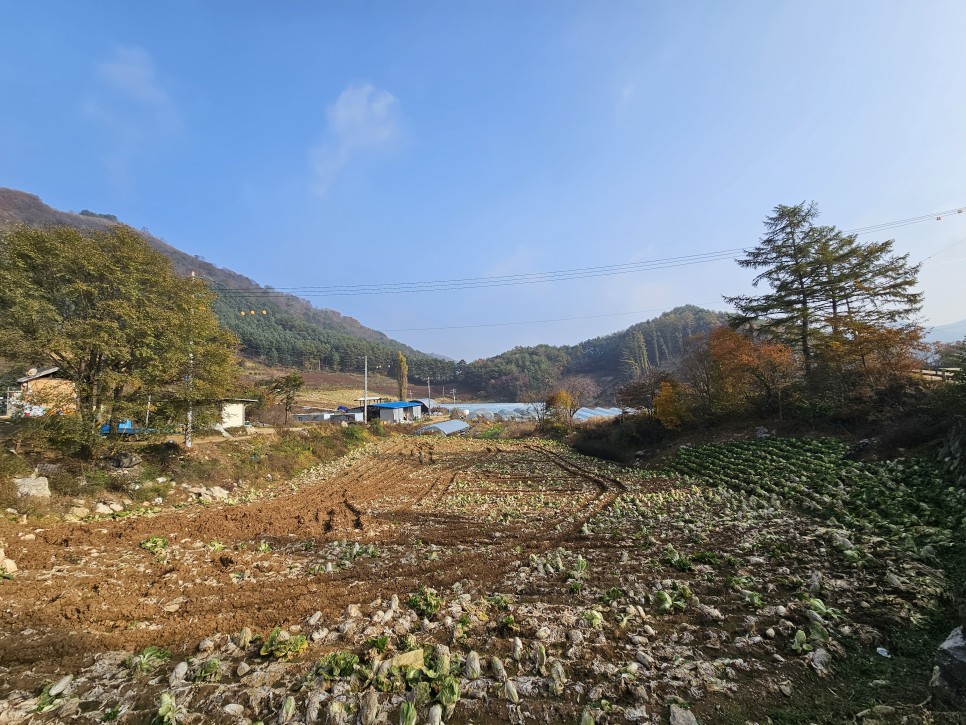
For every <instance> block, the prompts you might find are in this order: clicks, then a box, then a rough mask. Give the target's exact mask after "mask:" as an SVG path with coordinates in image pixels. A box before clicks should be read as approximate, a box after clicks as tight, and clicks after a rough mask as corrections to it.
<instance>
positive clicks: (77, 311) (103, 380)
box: [0, 226, 236, 455]
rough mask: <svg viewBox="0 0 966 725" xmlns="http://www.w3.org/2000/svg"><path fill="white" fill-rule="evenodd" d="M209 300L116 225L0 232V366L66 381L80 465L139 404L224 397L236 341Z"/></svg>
mask: <svg viewBox="0 0 966 725" xmlns="http://www.w3.org/2000/svg"><path fill="white" fill-rule="evenodd" d="M212 300H213V295H212V293H211V292H210V291H209V290H208V288H207V286H206V285H205V284H204V283H202V282H201V280H199V279H197V278H193V279H186V278H183V277H178V276H176V275H175V274H174V272H173V271H172V268H171V263H170V261H169V260H168V259H167V258H166V257H164V256H163V255H161V254H160V253H159V252H156V251H155V250H154V249H152V248H151V247H150V246H148V244H147V243H146V242H144V241H143V240H142V239H141V237H140V236H138V234H137V233H136V232H134V230H132V229H130V228H128V227H124V226H116V227H113V228H111V229H110V230H108V231H92V230H79V229H76V228H74V227H67V226H52V227H45V228H36V227H27V226H19V227H15V228H13V229H11V230H7V231H4V232H2V233H0V328H2V329H3V335H0V356H3V357H5V358H7V359H9V360H11V361H16V362H17V363H18V364H20V365H24V366H26V365H36V364H45V365H46V364H49V365H56V366H58V367H59V368H60V370H61V372H62V374H63V375H64V376H65V377H66V378H67V379H69V380H70V381H71V382H72V383H73V386H74V393H75V395H76V400H77V405H76V409H77V415H78V418H79V422H80V425H79V433H78V438H79V440H78V441H77V442H78V444H79V445H78V447H79V450H80V451H81V453H83V454H85V455H90V454H91V452H92V451H93V447H94V443H95V441H96V439H97V429H96V424H97V422H98V421H99V420H103V419H106V420H111V421H116V420H117V419H118V418H121V417H125V416H128V415H132V413H134V412H135V411H138V412H140V411H143V409H144V408H143V401H144V399H145V398H146V396H147V395H152V396H153V398H154V400H155V401H159V400H163V399H170V398H184V396H186V395H190V396H192V397H193V398H195V399H201V398H204V399H212V398H216V397H220V396H223V395H225V393H226V392H227V391H228V390H229V389H230V388H231V386H232V385H233V383H234V373H235V371H236V367H235V364H234V349H235V345H236V340H235V338H234V336H233V335H231V334H230V333H227V332H225V331H224V330H222V329H221V328H220V327H219V325H218V322H217V320H216V318H215V316H214V313H213V312H212V309H211V304H212ZM189 384H190V390H186V389H185V386H187V385H189Z"/></svg>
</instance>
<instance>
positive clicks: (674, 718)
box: [671, 705, 698, 725]
mask: <svg viewBox="0 0 966 725" xmlns="http://www.w3.org/2000/svg"><path fill="white" fill-rule="evenodd" d="M671 725H698V720H697V718H696V717H694V715H693V714H692V712H691V711H690V710H685V709H684V708H683V707H678V706H677V705H671Z"/></svg>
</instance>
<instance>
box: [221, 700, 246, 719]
mask: <svg viewBox="0 0 966 725" xmlns="http://www.w3.org/2000/svg"><path fill="white" fill-rule="evenodd" d="M222 709H223V710H224V711H225V712H226V713H228V714H229V715H231V716H232V717H241V716H242V715H244V714H245V708H244V707H243V706H241V705H239V704H238V703H234V702H233V703H232V704H230V705H225V706H224V707H223V708H222Z"/></svg>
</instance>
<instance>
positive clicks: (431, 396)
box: [426, 375, 433, 408]
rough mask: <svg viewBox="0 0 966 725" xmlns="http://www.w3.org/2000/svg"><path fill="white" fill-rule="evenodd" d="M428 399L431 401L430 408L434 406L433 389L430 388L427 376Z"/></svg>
mask: <svg viewBox="0 0 966 725" xmlns="http://www.w3.org/2000/svg"><path fill="white" fill-rule="evenodd" d="M426 399H427V400H428V401H429V407H430V408H431V407H432V406H433V389H432V388H431V387H429V376H428V375H427V376H426Z"/></svg>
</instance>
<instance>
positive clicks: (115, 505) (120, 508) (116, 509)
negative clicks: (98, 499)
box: [107, 501, 124, 513]
mask: <svg viewBox="0 0 966 725" xmlns="http://www.w3.org/2000/svg"><path fill="white" fill-rule="evenodd" d="M107 507H108V508H109V509H110V510H111V511H113V512H114V513H120V512H121V511H123V510H124V507H123V506H122V505H121V504H119V503H117V501H113V502H111V503H109V504H108V505H107Z"/></svg>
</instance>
